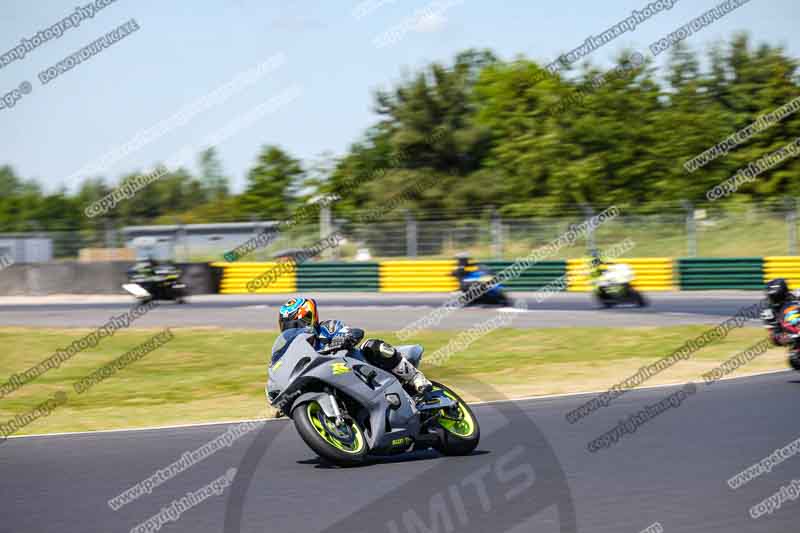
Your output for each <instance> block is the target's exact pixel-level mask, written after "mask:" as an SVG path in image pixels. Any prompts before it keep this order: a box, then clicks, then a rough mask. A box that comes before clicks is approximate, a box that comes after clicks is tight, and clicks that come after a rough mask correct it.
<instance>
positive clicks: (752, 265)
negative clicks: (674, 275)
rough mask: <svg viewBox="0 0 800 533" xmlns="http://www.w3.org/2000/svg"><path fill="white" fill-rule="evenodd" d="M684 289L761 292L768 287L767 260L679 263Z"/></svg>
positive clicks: (695, 259) (683, 261) (739, 259)
mask: <svg viewBox="0 0 800 533" xmlns="http://www.w3.org/2000/svg"><path fill="white" fill-rule="evenodd" d="M678 274H679V277H680V289H681V290H684V291H702V290H716V289H747V290H758V289H762V288H763V287H764V259H763V258H761V257H733V258H730V257H729V258H719V259H717V258H691V259H679V260H678Z"/></svg>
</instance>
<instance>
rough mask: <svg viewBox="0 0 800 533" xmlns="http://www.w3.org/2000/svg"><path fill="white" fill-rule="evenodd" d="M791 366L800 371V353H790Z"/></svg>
mask: <svg viewBox="0 0 800 533" xmlns="http://www.w3.org/2000/svg"><path fill="white" fill-rule="evenodd" d="M789 366H790V367H792V368H793V369H795V370H797V371H800V353H792V354H789Z"/></svg>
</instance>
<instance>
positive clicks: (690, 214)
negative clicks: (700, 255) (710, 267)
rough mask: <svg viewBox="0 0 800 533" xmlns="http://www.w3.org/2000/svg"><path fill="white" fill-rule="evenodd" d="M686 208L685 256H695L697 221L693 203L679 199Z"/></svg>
mask: <svg viewBox="0 0 800 533" xmlns="http://www.w3.org/2000/svg"><path fill="white" fill-rule="evenodd" d="M681 204H683V208H684V209H686V256H687V257H697V221H696V217H695V212H694V205H693V204H692V202H690V201H688V200H681Z"/></svg>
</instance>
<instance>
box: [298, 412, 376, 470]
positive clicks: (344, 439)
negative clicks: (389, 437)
mask: <svg viewBox="0 0 800 533" xmlns="http://www.w3.org/2000/svg"><path fill="white" fill-rule="evenodd" d="M292 418H293V419H294V425H295V427H296V428H297V432H298V433H300V437H302V439H303V441H305V443H306V444H307V445H308V447H309V448H311V449H312V450H314V451H315V452H316V453H317V455H319V456H320V457H321V458H323V459H326V460H328V461H330V462H331V463H334V464H337V465H340V466H354V465H358V464H361V463H363V462H364V461H365V460H366V459H367V452H368V451H369V450H368V448H367V443H366V439H365V438H364V432H363V430H362V429H361V427H359V425H358V424H357V423H356V422H355V421H354V420H347V419H346V420H345V423H344V424H342V425H341V426H336V424H335V422H334V420H332V419H331V418H329V417H327V416H326V415H325V412H324V411H323V410H322V407H321V406H320V405H319V403H317V402H316V401H314V400H312V401H310V402H308V403H304V404H302V405H299V406H297V407H296V408H295V409H294V411H292Z"/></svg>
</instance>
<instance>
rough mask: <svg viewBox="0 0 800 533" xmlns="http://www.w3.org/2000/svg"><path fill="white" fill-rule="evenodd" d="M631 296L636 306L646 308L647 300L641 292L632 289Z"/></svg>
mask: <svg viewBox="0 0 800 533" xmlns="http://www.w3.org/2000/svg"><path fill="white" fill-rule="evenodd" d="M633 294H634V299H635V300H636V305H638V306H639V307H647V299H646V298H645V297H644V295H643V294H642V293H641V292H639V291H637V290H636V289H634V290H633Z"/></svg>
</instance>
